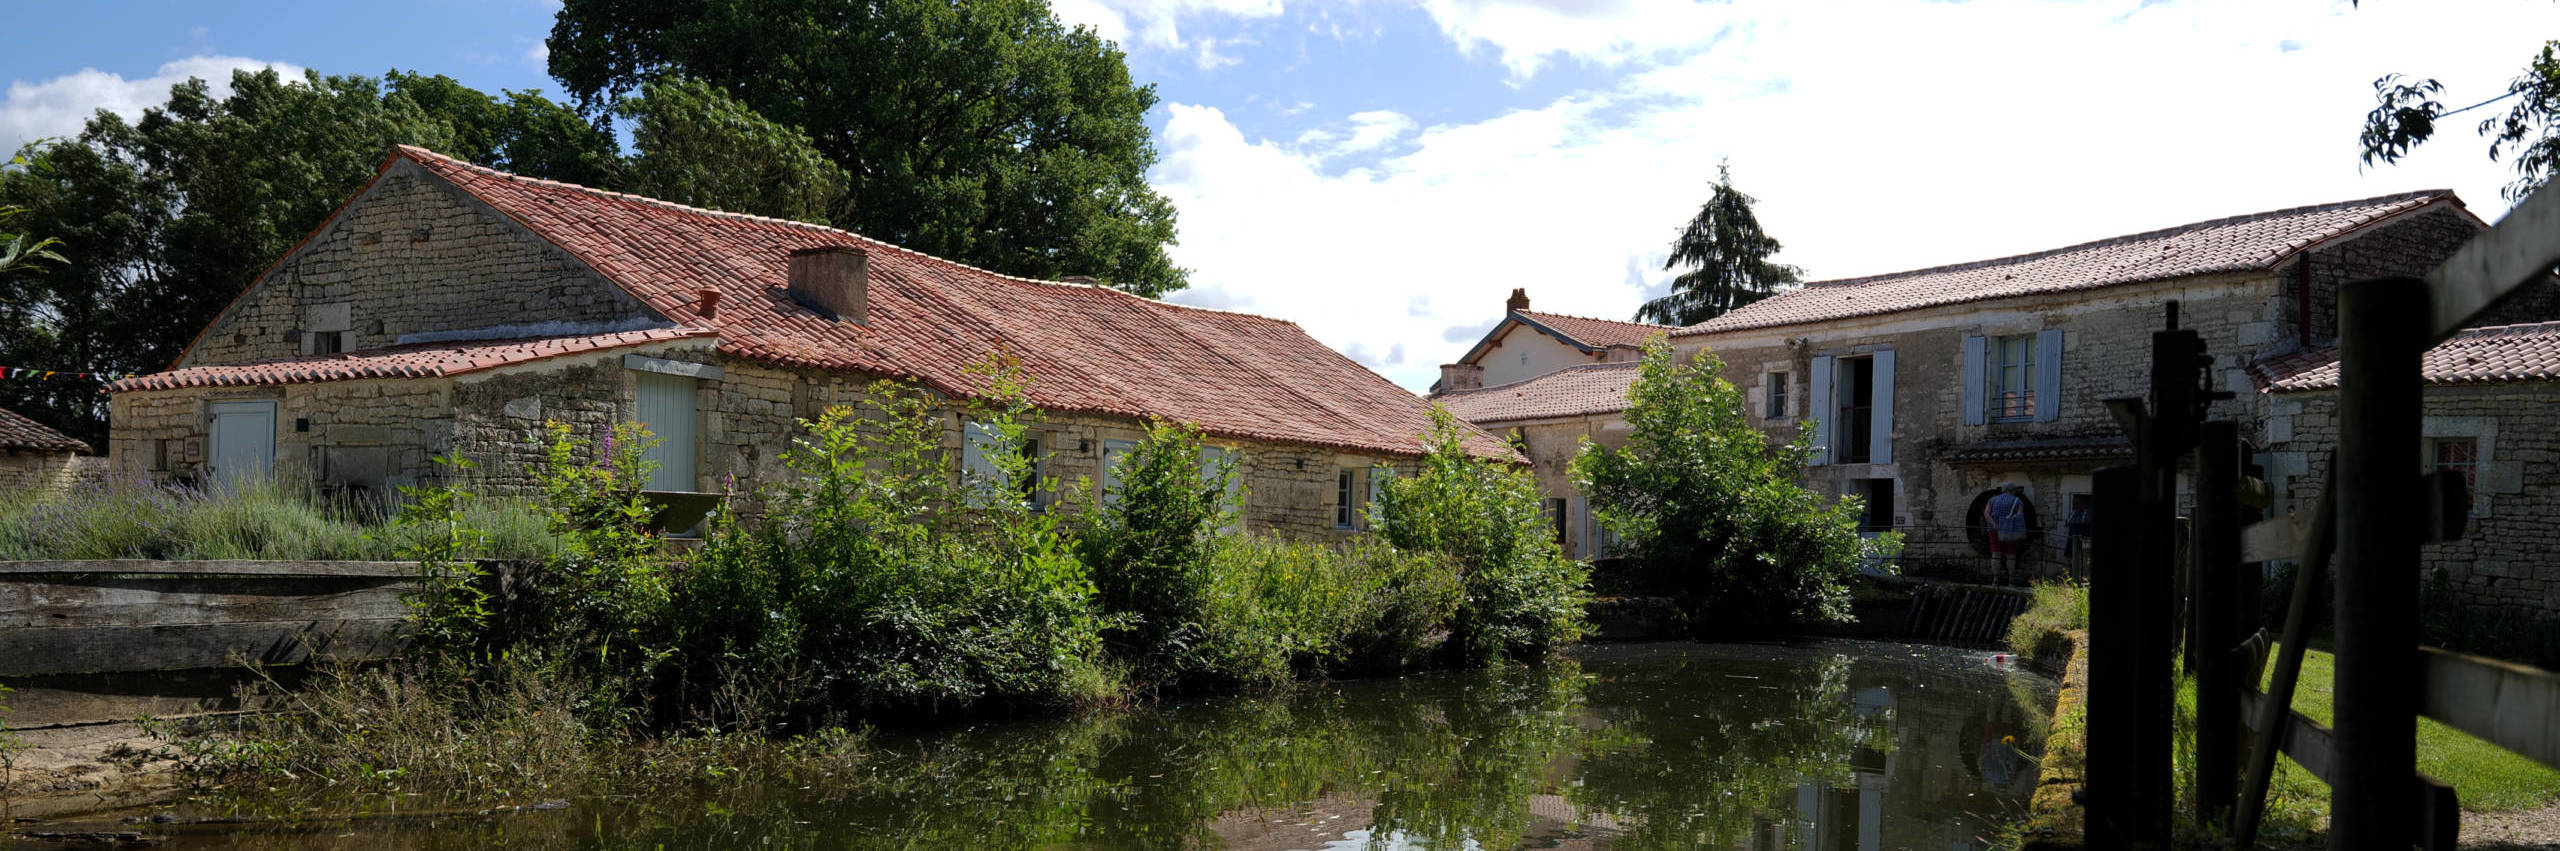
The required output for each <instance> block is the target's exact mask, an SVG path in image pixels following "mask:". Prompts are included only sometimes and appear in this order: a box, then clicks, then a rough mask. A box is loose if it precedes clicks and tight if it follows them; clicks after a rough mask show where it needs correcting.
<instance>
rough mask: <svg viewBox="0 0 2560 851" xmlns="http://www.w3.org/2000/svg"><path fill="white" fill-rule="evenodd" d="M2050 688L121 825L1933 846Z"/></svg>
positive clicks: (1986, 787)
mask: <svg viewBox="0 0 2560 851" xmlns="http://www.w3.org/2000/svg"><path fill="white" fill-rule="evenodd" d="M2050 700H2051V685H2050V683H2049V681H2046V680H2044V679H2042V678H2040V677H2035V676H2033V675H2024V674H2011V673H2008V672H2006V671H2003V670H1999V669H1998V668H1997V667H1996V666H1995V665H1994V664H1993V662H1992V660H1991V659H1990V658H1989V656H1988V654H1986V653H1983V652H1978V651H1962V650H1953V649H1947V648H1935V647H1917V646H1906V645H1899V644H1878V643H1865V642H1824V643H1816V644H1809V645H1801V646H1763V645H1695V644H1645V645H1598V646H1588V647H1583V648H1578V649H1576V650H1575V651H1573V652H1572V653H1571V654H1569V660H1568V661H1566V662H1562V663H1558V664H1552V665H1548V666H1545V667H1542V668H1537V669H1528V670H1511V671H1499V672H1476V673H1443V674H1426V675H1418V676H1410V677H1404V678H1399V679H1389V680H1374V681H1355V682H1343V683H1327V684H1321V685H1315V686H1309V687H1306V688H1303V689H1299V690H1295V691H1292V692H1289V693H1286V694H1282V695H1277V696H1228V697H1217V698H1203V699H1195V700H1185V701H1180V702H1171V703H1166V704H1160V705H1155V706H1151V707H1148V708H1144V709H1139V710H1133V711H1125V712H1112V713H1101V714H1094V715H1089V716H1081V717H1057V718H1044V719H1035V720H1011V721H996V722H981V723H976V724H973V725H970V726H966V727H958V728H943V729H929V730H920V729H909V730H889V731H882V732H879V733H877V734H876V735H875V736H874V738H873V740H872V742H871V744H870V747H871V749H872V750H873V755H872V756H871V757H870V758H868V759H866V760H864V762H863V765H862V767H861V769H860V770H859V772H858V773H857V774H855V775H853V776H847V777H841V778H838V779H837V780H836V781H834V782H830V783H826V784H817V785H812V786H808V787H798V788H769V787H766V788H759V787H752V786H736V785H724V784H719V783H716V782H714V783H712V784H709V785H708V786H707V787H705V788H702V789H698V790H690V791H687V792H684V793H681V794H670V795H660V796H654V797H638V796H631V797H626V796H614V795H603V796H596V797H592V798H587V799H580V800H573V801H570V802H569V803H568V805H567V806H565V807H561V808H557V809H550V810H538V811H520V812H514V813H506V814H479V813H464V814H420V815H414V816H405V817H394V818H370V819H364V820H339V821H321V822H306V823H304V824H301V825H300V826H294V827H287V826H282V825H279V824H275V823H265V822H260V823H246V824H229V825H222V824H182V825H167V826H150V825H145V826H141V828H140V829H143V830H146V831H148V832H151V833H154V834H157V835H160V836H162V837H163V838H164V843H165V844H163V845H162V846H161V847H167V848H309V849H320V848H346V849H377V848H403V849H407V848H418V849H430V848H434V849H441V848H483V847H511V848H670V849H674V848H685V849H690V848H1191V847H1228V848H1249V849H1358V848H1399V849H1401V848H1411V849H1424V848H1434V849H1436V848H1616V849H1636V848H1740V849H1761V848H1819V849H1834V848H1838V849H1852V848H1857V849H1867V848H1915V849H1928V851H1949V850H1950V849H1963V848H1979V847H1984V846H1985V845H1986V844H1987V843H1986V842H1985V840H1986V839H1987V838H1988V837H1990V836H1991V835H1992V833H1993V831H1994V830H1995V829H1996V826H1997V825H1998V824H1999V822H2000V821H2001V820H2002V819H2004V818H2006V817H2008V816H2010V815H2014V814H2015V813H2017V812H2018V811H2019V809H2020V808H2021V807H2022V806H2023V805H2024V801H2025V797H2026V796H2027V795H2028V793H2029V792H2031V791H2032V789H2033V788H2034V782H2035V781H2034V777H2035V767H2036V765H2035V761H2034V760H2035V758H2034V755H2033V754H2034V753H2035V751H2036V749H2037V748H2036V744H2037V743H2036V742H2034V741H2031V740H2030V739H2031V736H2030V733H2031V732H2034V731H2040V730H2041V729H2042V726H2043V725H2042V723H2041V722H2042V717H2043V710H2044V707H2046V706H2047V705H2049V703H2050ZM2038 734H2039V735H2040V733H2038ZM2004 738H2014V739H2015V740H2016V744H2015V745H2014V746H2012V745H2009V744H2004V741H2003V740H2004Z"/></svg>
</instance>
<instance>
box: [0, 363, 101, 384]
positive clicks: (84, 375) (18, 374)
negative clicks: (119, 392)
mask: <svg viewBox="0 0 2560 851" xmlns="http://www.w3.org/2000/svg"><path fill="white" fill-rule="evenodd" d="M132 377H134V373H130V372H91V371H81V370H69V369H39V368H36V367H29V366H0V379H5V380H9V381H97V382H111V381H123V380H125V379H127V378H132Z"/></svg>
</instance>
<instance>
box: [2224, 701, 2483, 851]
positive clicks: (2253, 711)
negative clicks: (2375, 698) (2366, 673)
mask: <svg viewBox="0 0 2560 851" xmlns="http://www.w3.org/2000/svg"><path fill="white" fill-rule="evenodd" d="M2266 699H2267V696H2266V695H2265V694H2262V693H2259V692H2258V691H2256V690H2253V689H2241V690H2240V717H2241V718H2243V719H2246V720H2245V721H2244V723H2249V724H2255V723H2256V720H2255V719H2256V718H2257V717H2258V707H2259V704H2260V703H2263V702H2265V700H2266ZM2285 715H2286V716H2287V720H2286V723H2285V725H2284V726H2285V736H2284V740H2283V741H2282V742H2279V743H2278V745H2277V748H2278V749H2279V750H2282V751H2283V752H2284V755H2285V756H2289V757H2292V758H2293V761H2294V762H2295V763H2296V764H2298V765H2301V766H2302V769H2303V770H2304V771H2308V772H2311V776H2313V777H2317V778H2320V782H2322V783H2329V782H2333V781H2331V780H2330V778H2331V777H2332V776H2334V775H2333V774H2332V772H2335V771H2337V770H2339V768H2340V766H2339V764H2338V741H2337V736H2336V734H2334V733H2332V732H2330V730H2329V728H2328V727H2327V726H2325V725H2323V724H2321V723H2320V722H2317V721H2313V720H2311V719H2309V718H2306V717H2303V715H2302V713H2299V712H2287V713H2285ZM2258 733H2259V734H2260V735H2265V733H2266V731H2264V730H2259V731H2258ZM2411 792H2412V793H2413V794H2414V795H2415V798H2416V799H2415V800H2414V801H2413V802H2412V812H2414V813H2416V815H2417V818H2416V822H2417V835H2416V836H2413V837H2411V841H2412V842H2414V843H2416V844H2417V845H2418V847H2421V848H2428V849H2439V848H2440V849H2446V851H2451V849H2452V848H2454V847H2455V844H2456V842H2455V840H2456V839H2457V837H2459V835H2460V834H2461V833H2462V806H2461V803H2460V799H2459V798H2458V796H2457V795H2456V794H2455V791H2454V788H2453V786H2451V785H2449V784H2447V783H2445V782H2444V781H2442V780H2437V779H2435V778H2434V777H2430V776H2428V775H2427V774H2426V772H2418V773H2417V775H2416V776H2415V777H2414V778H2412V783H2411Z"/></svg>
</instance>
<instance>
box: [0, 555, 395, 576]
mask: <svg viewBox="0 0 2560 851" xmlns="http://www.w3.org/2000/svg"><path fill="white" fill-rule="evenodd" d="M56 573H115V574H164V575H180V576H184V575H202V576H416V575H417V574H418V565H417V564H416V563H415V562H406V561H241V560H207V561H160V560H157V559H146V558H119V559H94V560H76V561H0V576H7V575H17V574H56ZM0 581H5V580H0Z"/></svg>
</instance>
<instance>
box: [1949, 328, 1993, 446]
mask: <svg viewBox="0 0 2560 851" xmlns="http://www.w3.org/2000/svg"><path fill="white" fill-rule="evenodd" d="M1982 343H1983V340H1982V338H1981V337H1966V338H1964V392H1963V393H1960V394H1958V396H1959V398H1961V399H1962V401H1960V402H1958V403H1957V404H1959V405H1962V406H1963V407H1964V424H1965V425H1981V424H1982V423H1983V420H1984V419H1985V417H1986V415H1987V414H1988V413H1989V412H1988V411H1987V410H1986V409H1985V407H1984V405H1983V400H1982V391H1983V390H1984V387H1983V386H1982V383H1983V381H1984V378H1983V376H1985V375H1987V374H1988V372H1987V371H1986V370H1985V365H1984V363H1983V355H1984V352H1983V346H1982Z"/></svg>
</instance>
